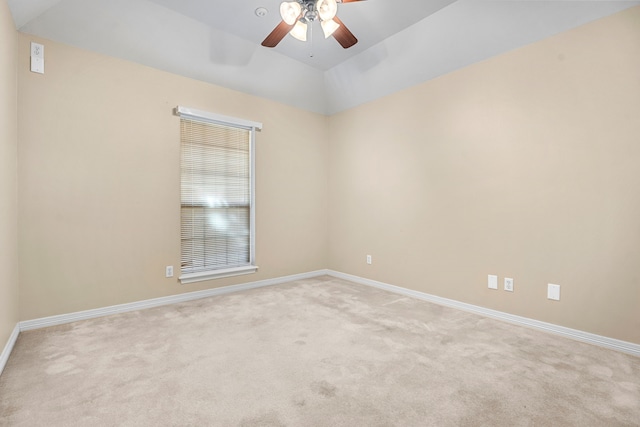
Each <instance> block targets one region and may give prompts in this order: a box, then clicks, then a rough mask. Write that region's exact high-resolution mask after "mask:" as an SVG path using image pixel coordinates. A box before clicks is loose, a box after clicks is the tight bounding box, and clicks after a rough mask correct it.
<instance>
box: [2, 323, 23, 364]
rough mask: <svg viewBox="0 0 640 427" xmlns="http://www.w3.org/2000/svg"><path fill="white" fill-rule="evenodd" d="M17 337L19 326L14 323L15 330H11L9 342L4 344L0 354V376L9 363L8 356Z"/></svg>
mask: <svg viewBox="0 0 640 427" xmlns="http://www.w3.org/2000/svg"><path fill="white" fill-rule="evenodd" d="M18 335H20V324H19V323H16V326H15V328H13V332H11V335H9V341H7V344H5V346H4V350H2V353H0V375H2V371H4V367H5V366H6V364H7V362H8V361H9V356H10V355H11V351H13V346H14V345H15V344H16V341H17V340H18Z"/></svg>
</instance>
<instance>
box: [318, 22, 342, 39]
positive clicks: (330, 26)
mask: <svg viewBox="0 0 640 427" xmlns="http://www.w3.org/2000/svg"><path fill="white" fill-rule="evenodd" d="M320 25H321V26H322V32H323V33H324V38H325V39H327V38H329V37H331V36H332V35H333V33H335V32H336V30H337V29H338V28H340V24H338V23H337V22H336V21H334V20H333V19H328V20H326V21H322V22H321V23H320Z"/></svg>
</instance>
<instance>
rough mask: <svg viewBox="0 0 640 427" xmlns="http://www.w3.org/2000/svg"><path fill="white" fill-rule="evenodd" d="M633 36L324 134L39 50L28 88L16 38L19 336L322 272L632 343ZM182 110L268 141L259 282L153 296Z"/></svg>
mask: <svg viewBox="0 0 640 427" xmlns="http://www.w3.org/2000/svg"><path fill="white" fill-rule="evenodd" d="M7 16H8V15H7ZM639 20H640V8H634V9H631V10H628V11H626V12H623V13H621V14H618V15H615V16H612V17H610V18H606V19H604V20H601V21H597V22H595V23H592V24H589V25H587V26H584V27H582V28H579V29H576V30H574V31H570V32H567V33H564V34H561V35H558V36H556V37H553V38H551V39H548V40H545V41H543V42H540V43H536V44H534V45H531V46H527V47H524V48H522V49H519V50H517V51H514V52H511V53H508V54H505V55H501V56H499V57H496V58H493V59H491V60H488V61H485V62H482V63H480V64H476V65H474V66H471V67H468V68H466V69H463V70H460V71H458V72H455V73H452V74H449V75H446V76H444V77H441V78H439V79H437V80H434V81H431V82H428V83H425V84H423V85H420V86H418V87H415V88H412V89H410V90H406V91H403V92H401V93H397V94H394V95H392V96H389V97H387V98H384V99H382V100H379V101H376V102H373V103H370V104H368V105H364V106H361V107H358V108H355V109H353V110H350V111H347V112H344V113H341V114H338V115H335V116H332V117H330V118H326V117H323V116H319V115H315V114H311V113H306V112H302V111H300V110H297V109H295V108H291V107H287V106H283V105H280V104H277V103H274V102H271V101H267V100H264V99H261V98H256V97H252V96H249V95H245V94H242V93H238V92H234V91H231V90H227V89H224V88H220V87H216V86H212V85H208V84H205V83H201V82H198V81H194V80H190V79H186V78H182V77H178V76H175V75H171V74H167V73H164V72H160V71H157V70H153V69H150V68H146V67H142V66H140V65H136V64H132V63H129V62H126V61H121V60H117V59H113V58H109V57H105V56H101V55H97V54H94V53H90V52H86V51H83V50H79V49H76V48H72V47H69V46H64V45H60V44H57V43H54V42H51V41H46V40H45V41H43V42H44V44H45V46H46V69H47V73H46V74H45V75H44V76H41V75H36V74H32V73H30V72H29V71H28V63H29V58H28V53H29V46H28V45H29V42H30V41H31V40H37V39H35V38H33V37H30V36H27V35H20V40H19V64H18V65H19V71H18V80H19V92H18V93H19V98H18V107H19V108H18V111H19V135H20V147H19V193H18V194H19V201H20V204H19V206H20V212H19V213H20V221H21V225H20V234H19V242H20V263H19V265H20V269H19V271H20V318H21V319H22V320H27V319H33V318H37V317H42V316H48V315H54V314H61V313H69V312H73V311H78V310H84V309H91V308H96V307H103V306H107V305H112V304H119V303H124V302H131V301H137V300H141V299H146V298H153V297H158V296H165V295H171V294H176V293H180V292H188V291H193V290H199V289H205V288H211V287H218V286H225V285H229V284H234V283H242V282H245V281H248V280H259V279H264V278H270V277H279V276H283V275H288V274H294V273H299V272H306V271H311V270H316V269H320V268H326V267H329V268H332V269H335V270H338V271H343V272H346V273H351V274H356V275H360V276H363V277H369V278H373V279H377V280H380V281H384V282H388V283H391V284H395V285H399V286H404V287H406V288H410V289H416V290H419V291H423V292H428V293H431V294H435V295H439V296H443V297H447V298H453V299H456V300H460V301H465V302H469V303H472V304H477V305H481V306H484V307H489V308H494V309H497V310H502V311H506V312H510V313H514V314H518V315H522V316H527V317H531V318H534V319H539V320H543V321H547V322H551V323H556V324H560V325H564V326H568V327H572V328H577V329H581V330H585V331H590V332H594V333H597V334H602V335H605V336H610V337H614V338H619V339H623V340H627V341H631V342H635V343H640V310H638V309H637V306H638V301H640V284H639V280H640V263H638V259H640V221H638V219H637V218H640V192H638V185H639V184H640V167H638V164H640V162H639V160H640V144H638V143H637V142H638V135H640V121H638V119H637V118H638V116H639V114H638V113H639V112H640V74H639V73H638V70H640V27H639V26H638V25H637V22H639ZM2 43H5V38H4V37H3V42H2ZM3 46H4V44H3ZM9 59H10V57H9ZM0 61H6V57H5V56H4V55H3V56H2V58H0ZM2 64H3V66H4V62H3V63H2ZM3 78H4V74H3ZM3 100H4V98H3ZM176 105H185V106H189V107H195V108H199V109H204V110H209V111H213V112H216V113H220V114H225V115H231V116H236V117H241V118H246V119H250V120H255V121H261V122H263V123H264V131H263V132H262V133H259V134H258V142H257V157H258V159H257V164H258V166H257V186H258V193H257V194H258V200H257V228H258V236H257V241H258V247H257V259H258V264H259V266H260V270H259V273H258V274H255V275H251V276H240V277H237V278H232V279H221V280H216V281H210V282H204V283H200V284H193V285H186V286H181V285H180V284H179V283H178V282H177V280H176V279H166V278H164V266H165V265H169V264H172V265H174V266H177V265H178V261H179V251H180V248H179V243H178V242H179V234H178V233H179V232H178V224H179V206H178V200H179V199H178V191H179V188H178V177H179V169H178V167H179V163H178V161H179V151H178V149H179V147H178V119H177V118H176V117H174V116H172V114H171V110H172V108H173V107H175V106H176ZM2 108H5V106H4V105H3V106H2ZM1 116H2V118H6V117H5V115H4V114H3V115H1ZM3 129H4V127H3ZM11 140H12V139H11V137H9V141H11ZM3 143H4V140H3ZM8 146H9V150H11V148H12V147H13V150H14V151H15V144H13V145H12V144H11V143H10V144H9V145H8ZM3 149H5V148H4V146H3ZM2 159H3V160H2V161H5V160H4V159H5V157H4V156H3V158H2ZM10 166H11V165H10ZM4 170H5V169H4V168H3V169H2V171H3V172H2V173H3V174H5V172H4ZM14 170H15V165H14ZM2 177H3V180H2V181H1V184H2V185H5V177H4V175H2ZM7 182H10V180H9V181H7ZM2 188H3V190H2V191H5V190H4V187H2ZM11 191H13V190H11V188H10V186H9V190H8V193H9V197H8V198H9V199H10V198H11V194H13V195H14V197H15V192H14V193H11ZM4 200H6V198H5V197H3V198H2V199H0V203H4ZM327 213H328V215H327ZM13 218H15V215H14V216H13ZM13 221H14V220H13ZM9 222H10V223H11V221H9ZM0 226H4V223H3V224H0ZM5 228H7V227H5ZM9 229H10V228H9ZM366 254H371V255H373V260H374V263H373V265H371V266H367V265H366V264H365V255H366ZM3 271H4V270H3ZM487 274H497V275H499V277H500V282H502V280H503V278H504V277H505V276H508V277H513V278H515V292H514V293H507V292H505V291H503V290H499V291H489V290H488V289H487V288H486V276H487ZM548 282H552V283H557V284H560V285H561V286H562V300H561V301H560V302H551V301H548V300H546V298H545V295H546V284H547V283H548ZM501 284H502V283H501ZM2 286H4V285H2ZM0 289H2V292H5V290H4V289H5V288H4V287H3V288H0ZM8 289H11V292H10V293H11V295H14V293H15V289H14V288H13V287H10V288H8ZM3 301H4V298H3ZM3 309H4V307H3ZM12 319H13V320H11V321H12V322H14V321H15V316H13V317H12ZM2 332H3V333H5V334H6V331H4V329H3V331H2ZM0 338H1V337H0Z"/></svg>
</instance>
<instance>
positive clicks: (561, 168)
mask: <svg viewBox="0 0 640 427" xmlns="http://www.w3.org/2000/svg"><path fill="white" fill-rule="evenodd" d="M639 117H640V7H636V8H633V9H630V10H628V11H626V12H622V13H620V14H617V15H614V16H611V17H608V18H606V19H603V20H600V21H596V22H594V23H591V24H588V25H586V26H583V27H580V28H578V29H575V30H573V31H569V32H566V33H563V34H560V35H558V36H555V37H552V38H550V39H547V40H545V41H542V42H539V43H536V44H533V45H530V46H527V47H524V48H521V49H519V50H516V51H513V52H510V53H507V54H504V55H501V56H499V57H496V58H493V59H490V60H488V61H485V62H482V63H479V64H476V65H473V66H470V67H468V68H466V69H463V70H460V71H458V72H455V73H452V74H449V75H446V76H443V77H441V78H439V79H436V80H434V81H431V82H427V83H425V84H422V85H420V86H418V87H415V88H412V89H410V90H406V91H403V92H401V93H397V94H394V95H391V96H389V97H387V98H384V99H381V100H379V101H375V102H372V103H370V104H367V105H364V106H361V107H359V108H355V109H353V110H350V111H347V112H344V113H342V114H339V115H336V116H333V117H331V118H330V121H329V123H330V140H331V145H330V165H329V181H330V184H329V189H330V190H329V194H330V196H329V214H330V220H329V224H330V240H329V241H330V252H329V253H330V261H329V267H330V268H332V269H335V270H339V271H343V272H346V273H351V274H355V275H359V276H363V277H367V278H371V279H375V280H379V281H382V282H386V283H391V284H394V285H398V286H403V287H406V288H410V289H415V290H418V291H422V292H427V293H430V294H434V295H439V296H442V297H447V298H452V299H455V300H459V301H464V302H468V303H471V304H476V305H480V306H483V307H489V308H492V309H497V310H501V311H505V312H509V313H513V314H517V315H521V316H526V317H530V318H534V319H538V320H542V321H546V322H551V323H555V324H559V325H564V326H567V327H571V328H576V329H580V330H584V331H589V332H593V333H596V334H601V335H605V336H609V337H614V338H618V339H622V340H626V341H630V342H634V343H640V119H639ZM366 254H371V255H372V256H373V264H372V265H371V266H367V265H366V263H365V256H366ZM488 274H497V275H498V276H499V281H500V288H501V289H500V290H498V291H492V290H488V289H487V275H488ZM504 277H512V278H514V279H515V292H513V293H509V292H505V291H504V290H502V284H503V280H504ZM547 283H556V284H559V285H561V301H560V302H552V301H549V300H547V299H546V286H547Z"/></svg>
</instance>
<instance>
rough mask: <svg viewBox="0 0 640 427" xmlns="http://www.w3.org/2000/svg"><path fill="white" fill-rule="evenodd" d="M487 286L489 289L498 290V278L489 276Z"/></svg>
mask: <svg viewBox="0 0 640 427" xmlns="http://www.w3.org/2000/svg"><path fill="white" fill-rule="evenodd" d="M487 284H488V286H489V289H498V276H494V275H493V274H490V275H489V276H487Z"/></svg>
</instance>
